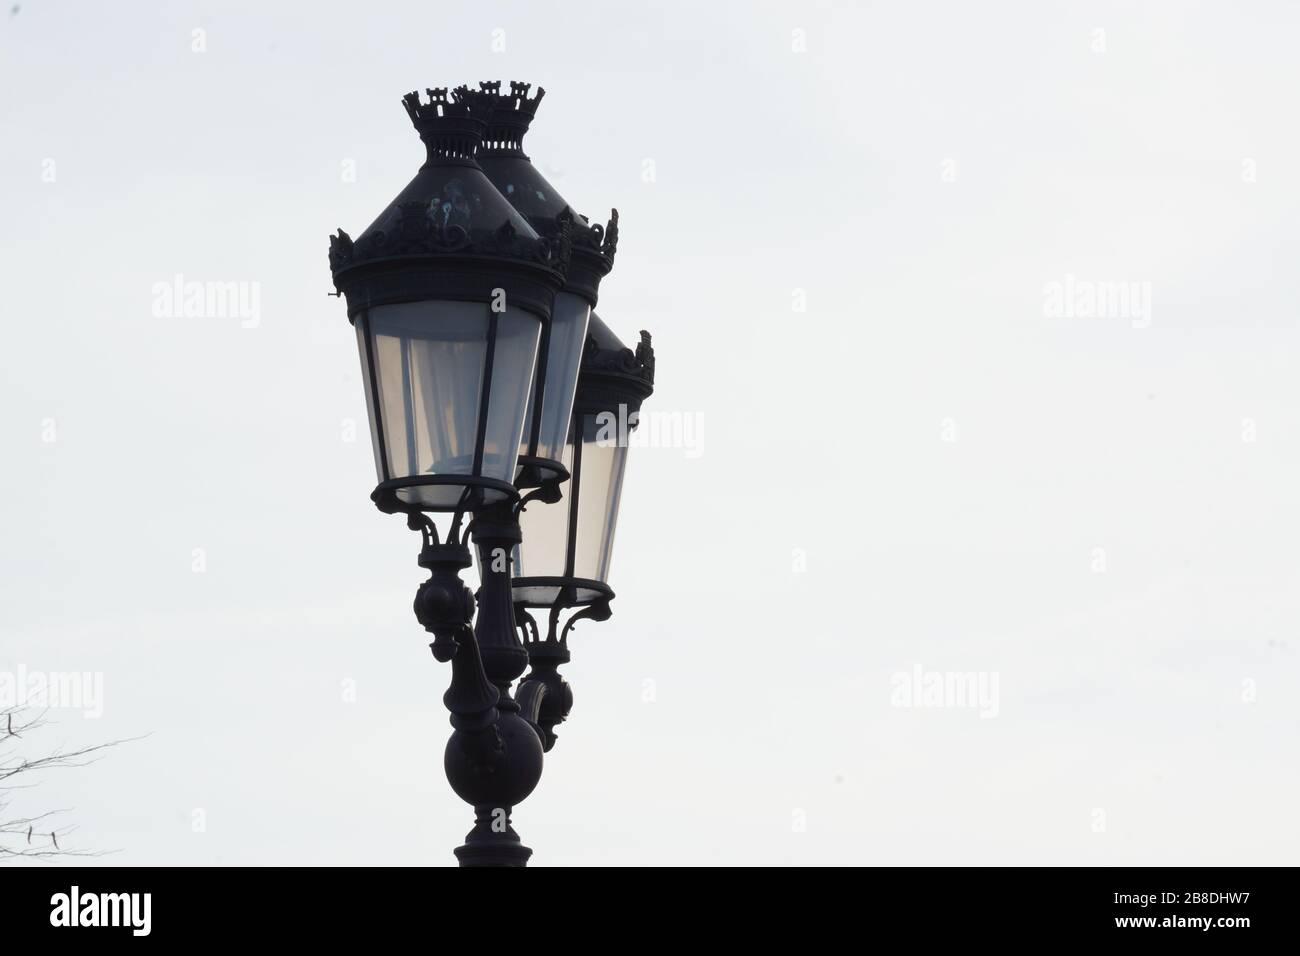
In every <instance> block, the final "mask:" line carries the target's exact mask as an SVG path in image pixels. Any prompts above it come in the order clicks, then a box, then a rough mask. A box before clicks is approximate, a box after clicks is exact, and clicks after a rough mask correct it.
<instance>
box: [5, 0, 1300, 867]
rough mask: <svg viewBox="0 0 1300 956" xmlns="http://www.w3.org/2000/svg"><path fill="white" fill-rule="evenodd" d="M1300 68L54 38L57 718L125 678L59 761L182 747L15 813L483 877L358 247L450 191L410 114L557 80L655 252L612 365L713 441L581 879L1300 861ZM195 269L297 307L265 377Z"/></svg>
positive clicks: (23, 362)
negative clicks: (519, 83) (381, 222)
mask: <svg viewBox="0 0 1300 956" xmlns="http://www.w3.org/2000/svg"><path fill="white" fill-rule="evenodd" d="M1298 28H1300V5H1297V4H1295V3H1284V2H1263V0H1261V2H1258V3H1250V4H1231V3H1227V2H1219V3H1155V2H1152V3H1143V4H1127V3H1089V4H1078V3H1042V2H1024V3H1000V4H989V5H985V4H966V3H958V2H946V3H902V2H894V3H849V2H835V3H820V4H813V3H799V4H794V3H785V4H778V3H767V4H761V5H759V4H747V3H739V2H736V3H684V2H660V3H654V4H644V3H637V4H615V3H609V2H603V3H564V4H559V3H544V4H543V3H525V2H517V3H459V4H449V3H443V4H430V3H414V2H411V3H401V4H397V3H380V2H371V3H366V4H355V3H351V4H325V3H310V4H309V3H295V4H289V3H283V4H264V3H253V2H248V3H220V4H218V3H161V2H158V3H114V4H98V3H77V4H70V5H58V4H53V3H49V2H40V0H23V2H22V3H21V8H20V9H18V11H17V12H16V13H11V12H9V11H8V8H7V7H6V9H5V10H3V11H0V144H2V148H0V199H2V203H0V263H2V264H3V265H2V268H3V276H4V282H3V285H2V286H0V295H2V296H3V314H4V318H5V321H4V328H3V337H2V338H0V374H2V378H0V435H2V436H3V446H0V447H3V459H2V460H0V542H3V544H2V545H0V670H12V669H14V668H16V667H18V666H19V665H20V664H21V665H22V666H24V667H26V668H28V669H29V670H46V671H92V672H102V673H103V675H104V698H105V699H104V715H103V717H102V718H100V719H98V720H89V719H85V718H83V717H82V716H81V715H80V714H79V713H78V712H76V711H68V710H64V711H55V712H53V713H52V714H51V716H52V717H54V718H55V719H56V720H57V721H58V722H57V724H56V725H55V726H53V727H51V728H49V729H47V730H46V731H44V732H43V735H42V739H41V740H40V741H33V742H32V746H33V748H34V749H33V753H34V752H35V750H37V749H40V748H41V747H52V746H56V745H58V744H61V743H65V744H67V745H69V746H73V745H78V744H88V743H95V742H98V741H101V740H107V739H113V738H118V737H129V736H135V735H141V734H148V735H149V736H147V737H145V738H144V739H142V740H139V741H135V742H132V743H129V744H125V745H123V746H121V747H118V748H115V749H113V750H111V751H110V752H109V754H108V755H107V756H106V757H105V759H103V760H102V761H100V762H99V763H97V764H95V765H93V766H91V767H86V768H81V769H73V770H65V771H61V772H58V773H51V774H50V775H48V776H47V777H46V778H45V779H44V781H43V782H42V784H41V786H40V787H39V788H38V789H36V790H34V791H30V792H28V793H26V794H24V795H21V796H20V798H19V802H18V803H16V804H15V810H19V811H37V810H42V809H49V808H52V807H67V808H69V809H70V812H69V813H68V814H67V815H66V817H65V820H66V822H68V823H76V824H77V825H78V826H79V827H80V829H79V830H78V832H77V834H76V841H75V842H76V843H77V844H78V845H79V846H81V847H84V848H88V849H103V850H116V851H118V852H116V853H114V854H112V855H110V856H107V857H104V858H103V859H105V860H106V861H108V862H113V863H122V864H137V863H139V864H144V863H167V864H177V863H179V864H214V863H308V864H326V863H392V864H430V863H432V864H448V863H451V862H453V858H452V856H451V852H450V850H451V847H453V846H454V845H456V844H457V843H459V842H460V840H461V838H462V837H463V835H464V834H465V832H466V831H467V830H468V829H469V826H470V824H471V817H472V813H471V811H470V809H469V808H468V807H466V806H464V805H463V804H461V803H460V802H459V801H458V800H457V799H456V798H455V797H454V795H452V793H451V792H450V790H449V789H448V787H447V784H446V781H445V779H444V776H443V772H442V768H441V753H442V748H443V746H444V742H445V740H446V737H447V735H448V733H449V727H448V725H447V722H446V712H445V711H444V709H443V707H442V704H441V700H440V698H441V694H442V691H443V689H444V688H445V685H446V681H447V678H448V671H447V669H446V668H445V667H443V666H440V665H438V664H437V663H436V662H435V661H433V660H432V659H431V657H430V656H429V652H428V651H427V649H426V647H425V644H426V643H427V639H428V638H427V635H425V634H424V633H423V632H422V631H421V630H420V629H419V627H418V625H417V624H416V622H415V620H414V618H413V616H412V613H411V598H412V596H413V594H414V590H415V587H416V585H417V584H418V582H419V581H420V580H421V577H422V575H421V572H420V570H419V568H417V567H416V565H415V555H416V551H417V550H418V540H417V538H416V536H415V535H413V534H411V533H410V532H408V531H407V530H406V529H405V528H404V526H403V524H402V522H401V521H400V519H398V518H391V517H385V516H382V515H380V514H379V513H378V512H377V511H376V510H375V509H374V508H373V506H372V505H371V503H370V501H369V498H368V495H369V492H370V490H371V488H372V486H373V484H374V472H373V459H372V455H371V452H370V448H369V445H368V441H367V438H366V434H365V423H364V417H365V410H364V402H363V396H362V392H361V387H360V380H359V368H358V362H357V358H356V353H355V345H354V342H353V340H352V338H351V330H350V328H349V326H348V324H347V321H346V318H345V314H344V308H343V306H342V304H341V303H340V302H339V301H338V300H336V299H332V298H327V297H326V293H327V292H329V291H331V288H332V286H331V283H330V278H329V273H328V268H327V262H326V251H327V240H326V237H327V234H328V233H330V232H331V231H333V230H334V229H336V228H338V227H340V226H342V227H343V228H345V229H347V230H348V231H349V232H350V233H351V234H352V235H354V236H355V235H357V234H358V233H359V232H361V230H362V229H363V228H364V227H365V226H366V225H367V224H368V223H369V222H370V221H371V219H372V218H373V217H374V216H375V215H376V214H377V213H378V212H379V211H380V210H381V209H382V208H383V207H384V206H385V205H386V203H387V202H388V201H389V200H390V199H391V198H392V197H393V196H395V195H396V194H397V192H398V191H399V190H400V189H401V187H402V186H403V185H405V183H406V182H407V181H408V179H409V178H410V177H411V175H413V174H414V172H415V169H416V168H417V167H418V166H419V164H420V162H421V161H422V157H423V151H422V147H421V146H420V144H419V141H418V139H417V137H416V135H415V133H414V131H413V130H412V129H411V128H410V124H409V122H408V120H407V118H406V116H405V113H404V111H403V109H402V107H401V105H400V102H399V100H400V97H401V95H402V94H403V93H405V92H407V91H408V90H413V89H423V88H424V87H426V86H443V85H455V84H457V83H460V82H469V83H474V82H476V81H478V80H487V79H501V80H505V81H509V80H511V79H522V80H528V81H531V82H533V83H540V84H541V85H543V86H544V87H545V88H546V90H547V95H546V99H545V101H544V103H543V104H542V106H541V108H540V110H539V112H538V118H537V121H536V123H535V124H534V129H533V131H532V132H531V133H530V134H529V136H528V138H527V140H526V143H525V146H526V148H527V151H528V152H529V153H530V154H531V155H532V157H533V159H534V161H535V162H536V163H537V164H538V165H539V166H540V168H541V169H542V170H543V172H544V173H545V175H546V176H547V177H548V178H549V179H551V181H552V183H553V184H554V185H555V186H556V187H557V188H559V189H560V190H561V191H562V192H563V194H564V195H565V196H566V197H567V198H568V199H569V200H570V201H571V202H573V203H574V204H575V205H576V206H577V207H578V208H579V209H580V210H582V211H584V212H586V213H587V214H588V215H590V216H592V217H593V218H598V217H599V218H602V219H603V218H604V217H605V216H606V215H607V212H608V208H609V207H610V206H617V207H618V209H619V211H620V213H621V225H622V233H621V242H620V247H619V253H618V262H617V266H616V269H615V271H614V273H613V274H612V275H611V277H610V278H609V279H608V280H607V281H606V283H605V285H604V287H603V288H602V298H601V306H600V309H599V312H600V314H601V315H602V317H603V318H604V319H605V320H606V321H607V322H608V323H609V324H610V325H611V326H612V327H613V328H614V329H615V330H616V331H617V332H618V333H619V334H620V335H621V336H622V337H623V338H624V339H625V340H626V341H628V342H630V343H631V342H635V339H636V336H637V330H639V329H643V328H644V329H649V330H651V332H652V333H653V335H654V345H655V349H656V352H657V356H658V377H657V382H656V391H655V394H654V397H653V398H652V399H651V400H650V402H649V403H647V406H646V408H647V411H651V410H653V411H659V412H663V413H678V414H680V415H683V416H690V417H691V419H692V420H697V419H698V420H700V421H702V423H703V432H702V435H700V436H699V437H700V438H701V444H700V451H701V452H702V454H700V455H698V457H691V455H689V454H688V450H687V449H684V448H680V447H679V448H649V449H639V450H637V451H635V452H634V453H633V457H632V461H631V464H630V466H629V475H628V479H627V484H626V487H625V489H624V501H623V511H622V516H621V521H620V525H619V531H618V543H617V548H616V553H615V561H614V572H613V577H612V579H611V583H612V584H613V586H614V587H615V589H616V590H617V592H618V598H617V600H616V601H615V603H614V617H613V619H612V620H610V621H609V622H607V623H604V624H587V625H580V626H579V628H578V629H577V631H575V633H574V635H573V636H572V639H571V643H572V645H573V648H574V661H573V663H572V664H571V665H570V666H569V667H567V668H566V674H567V677H568V679H569V680H570V682H571V683H572V684H573V686H574V690H575V694H576V701H577V702H576V706H575V709H574V711H573V714H572V717H571V718H570V720H569V722H568V723H567V724H565V725H564V726H563V727H562V728H561V730H560V738H561V739H560V742H559V745H558V747H557V749H556V750H555V751H554V752H553V753H552V754H551V755H548V758H547V767H546V772H545V775H544V776H543V779H542V783H541V786H540V787H539V789H538V791H537V792H536V793H535V794H534V795H533V796H532V797H531V798H529V800H527V801H526V802H525V803H524V804H522V805H521V806H520V807H519V808H518V809H517V810H516V812H515V824H516V826H517V828H518V829H519V831H520V833H521V834H522V836H523V838H524V841H525V842H526V843H527V844H529V845H530V846H532V847H533V848H534V849H535V851H536V854H535V857H534V863H535V864H537V865H564V864H633V865H635V864H672V863H687V864H710V863H738V864H764V863H775V864H784V863H798V864H820V863H887V864H900V863H901V864H914V863H915V864H935V863H946V864H966V863H1040V864H1041V863H1050V864H1056V863H1085V864H1102V863H1105V864H1121V863H1123V864H1157V863H1159V864H1190V863H1204V864H1216V863H1217V864H1227V863H1236V864H1261V863H1272V864H1279V863H1294V862H1295V861H1296V858H1297V849H1298V848H1300V824H1298V823H1297V814H1296V812H1295V806H1296V802H1297V784H1298V783H1300V773H1298V771H1297V767H1296V751H1297V748H1296V737H1297V729H1298V724H1300V703H1298V702H1297V694H1296V691H1297V677H1298V676H1300V668H1298V667H1297V654H1298V652H1300V635H1297V630H1296V623H1297V615H1298V612H1300V602H1298V599H1297V596H1296V594H1297V590H1296V585H1297V583H1300V573H1298V572H1300V561H1298V560H1297V557H1296V540H1297V531H1298V530H1300V507H1298V506H1297V493H1296V489H1297V487H1300V377H1298V376H1297V374H1296V359H1297V354H1298V353H1297V347H1298V346H1300V338H1298V336H1297V322H1296V316H1297V304H1298V303H1300V273H1298V272H1297V269H1296V259H1297V253H1298V252H1300V226H1298V225H1297V222H1298V221H1300V219H1298V216H1297V214H1298V213H1300V189H1298V188H1297V170H1300V134H1298V133H1297V126H1296V122H1295V117H1296V115H1297V103H1296V98H1297V97H1296V89H1297V80H1298V79H1300V66H1298V65H1297V64H1300V60H1297V57H1296V53H1295V50H1296V46H1297V29H1298ZM196 29H198V30H203V31H205V33H204V34H203V38H204V42H205V44H206V49H205V50H204V51H203V52H195V51H194V50H193V46H194V45H195V34H194V32H193V31H195V30H196ZM1099 30H1100V31H1103V32H1102V33H1100V34H1099V33H1098V32H1097V31H1099ZM494 31H503V33H497V32H494ZM796 31H802V33H799V32H796ZM502 43H504V50H503V51H502V50H499V49H496V50H494V46H495V47H497V48H499V47H500V46H501V45H502ZM801 47H802V49H800V48H801ZM47 160H53V161H54V165H53V167H51V166H50V165H49V164H48V163H47ZM349 161H351V162H352V163H353V164H354V165H355V170H356V176H355V182H349V181H346V180H345V176H344V175H343V171H344V170H345V168H347V167H346V165H345V164H347V163H348V162H349ZM648 162H649V165H648ZM651 168H652V169H653V177H652V178H651V177H650V176H649V175H648V174H647V169H651ZM50 169H53V170H54V171H55V175H54V181H53V182H50V181H46V180H47V179H48V178H49V176H48V173H47V170H50ZM43 174H44V175H43ZM648 180H651V181H648ZM178 273H179V274H182V275H183V276H184V277H185V278H186V280H197V281H214V282H229V281H237V282H250V283H258V284H259V289H260V296H261V299H260V322H259V323H258V324H257V327H256V328H243V327H241V323H240V321H239V320H238V319H237V318H221V317H209V318H188V319H187V318H158V317H155V315H154V314H153V311H152V303H153V286H154V284H155V283H158V282H170V281H172V279H173V277H174V276H175V275H176V274H178ZM1067 275H1071V276H1075V277H1076V278H1077V279H1079V280H1088V281H1112V282H1148V283H1150V289H1151V294H1152V310H1151V315H1150V324H1149V326H1148V327H1145V328H1139V327H1135V323H1133V322H1131V321H1129V320H1128V319H1125V318H1122V317H1121V318H1116V317H1110V318H1106V317H1099V318H1075V319H1064V318H1052V317H1049V316H1048V315H1046V314H1045V305H1044V303H1045V294H1044V288H1045V285H1046V284H1048V283H1052V282H1063V281H1064V280H1065V278H1066V276H1067ZM796 290H802V294H803V296H804V301H806V309H805V310H804V311H798V310H797V306H798V304H799V301H800V300H799V293H798V292H797V291H796ZM349 419H351V420H353V421H355V422H357V423H359V426H360V434H359V436H358V438H357V440H356V441H354V442H347V441H344V440H343V435H344V428H345V425H344V422H345V421H346V420H349ZM50 421H52V422H53V423H54V426H55V435H56V438H55V440H54V441H46V440H43V439H44V438H46V437H48V434H43V433H46V432H47V426H48V424H49V423H50ZM954 438H955V440H946V439H954ZM1251 439H1253V440H1251ZM195 549H203V553H204V555H205V556H206V571H205V573H194V571H193V570H192V567H193V562H194V557H193V555H194V550H195ZM1098 549H1100V551H1099V550H1098ZM1099 556H1100V557H1101V564H1099V562H1098V557H1099ZM801 566H803V567H805V568H806V570H803V571H800V570H798V569H799V568H800V567H801ZM1099 566H1104V570H1102V571H1098V570H1097V569H1098V567H1099ZM918 665H919V666H920V667H922V668H924V669H925V670H926V671H976V672H987V673H989V674H996V675H997V678H998V688H999V697H998V708H997V716H996V717H991V718H981V716H980V714H979V712H978V711H976V710H972V709H963V708H917V707H913V708H903V707H896V706H894V705H893V703H894V701H892V700H891V695H892V694H893V690H894V687H893V684H891V677H892V676H893V675H895V674H896V673H899V672H905V673H910V672H911V670H912V669H913V668H914V667H916V666H918ZM347 681H351V682H355V683H354V685H350V686H355V688H356V701H355V703H348V702H346V701H345V700H344V694H343V690H342V689H343V688H344V686H345V684H344V682H347ZM648 698H649V699H648ZM196 810H201V811H202V812H203V815H204V818H205V819H206V830H205V831H204V832H194V826H193V820H194V819H195V815H194V814H195V811H196Z"/></svg>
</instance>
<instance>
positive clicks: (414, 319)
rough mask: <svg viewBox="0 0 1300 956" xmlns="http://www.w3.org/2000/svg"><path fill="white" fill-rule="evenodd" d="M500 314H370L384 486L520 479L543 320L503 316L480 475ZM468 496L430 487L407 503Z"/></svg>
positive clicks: (433, 304)
mask: <svg viewBox="0 0 1300 956" xmlns="http://www.w3.org/2000/svg"><path fill="white" fill-rule="evenodd" d="M490 316H491V313H490V312H489V309H488V306H487V304H485V303H475V302H446V301H424V302H409V303H400V304H396V305H385V306H378V307H376V308H374V309H371V310H370V311H369V312H368V313H367V315H366V316H365V319H364V322H365V328H366V330H367V331H368V333H369V343H368V344H369V356H367V354H366V348H365V346H366V344H367V343H366V341H365V339H364V337H363V336H361V335H359V339H358V341H359V344H360V345H361V347H362V368H363V371H364V373H365V375H366V385H367V390H366V397H367V403H368V405H369V406H370V415H371V435H372V438H373V440H374V444H375V458H376V465H377V469H378V472H379V478H380V480H381V481H383V480H385V479H394V478H405V477H415V476H422V475H448V476H454V475H470V474H480V475H483V476H486V477H491V478H498V479H500V480H503V481H510V480H511V479H512V478H513V477H514V470H515V458H516V455H517V449H518V447H519V435H520V431H521V430H522V428H523V417H524V413H525V410H526V408H527V400H528V393H529V391H530V385H531V383H532V369H533V365H534V364H535V361H536V356H537V343H538V339H539V337H540V334H541V322H540V321H538V319H536V318H535V317H534V316H532V315H531V314H530V313H526V312H522V311H520V310H518V309H507V310H505V311H504V312H501V313H498V314H497V316H496V324H497V329H496V336H495V345H494V347H493V354H492V363H491V368H492V382H491V388H490V391H489V397H488V407H487V413H486V428H485V429H484V434H483V447H482V462H481V466H480V467H479V468H478V470H477V472H476V470H475V459H476V451H478V448H477V444H478V439H479V418H480V406H481V405H482V400H483V379H484V374H485V371H486V368H487V358H488V348H489V339H490V337H489V324H490ZM358 324H359V326H360V322H359V323H358ZM371 363H373V374H374V380H373V382H372V381H371ZM375 396H377V397H378V408H375V407H374V404H375V403H374V397H375ZM385 471H386V472H387V473H386V474H385ZM462 491H463V488H462V487H461V486H457V485H454V484H453V485H445V486H438V485H428V486H420V487H419V488H418V489H417V488H412V489H405V490H403V491H401V492H399V497H400V498H401V499H402V500H404V501H407V502H408V503H412V504H419V505H426V506H438V507H447V506H454V505H455V504H456V502H457V500H458V499H459V498H460V495H461V493H462Z"/></svg>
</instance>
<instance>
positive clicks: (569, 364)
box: [519, 292, 591, 467]
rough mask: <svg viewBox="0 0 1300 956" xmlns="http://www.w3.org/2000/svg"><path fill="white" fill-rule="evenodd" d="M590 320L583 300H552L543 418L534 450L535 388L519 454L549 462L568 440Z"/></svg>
mask: <svg viewBox="0 0 1300 956" xmlns="http://www.w3.org/2000/svg"><path fill="white" fill-rule="evenodd" d="M590 318H591V304H590V303H589V302H587V300H586V299H584V298H582V297H581V296H577V295H574V294H572V293H571V292H561V293H559V294H558V295H557V296H556V297H555V306H554V308H553V309H552V312H551V331H550V338H549V341H548V344H547V349H546V380H545V382H544V384H543V388H542V416H541V422H540V424H539V427H538V430H537V447H536V449H535V450H534V449H533V448H532V447H531V446H532V440H533V415H534V412H535V408H534V406H535V405H536V398H537V395H536V393H537V389H536V388H534V389H533V394H531V395H530V396H529V401H528V415H527V417H526V418H525V422H524V437H523V444H522V447H521V448H520V449H519V453H520V454H521V455H535V456H536V457H539V458H549V459H551V460H552V461H559V460H560V459H561V455H562V454H563V449H564V445H565V443H566V442H567V441H568V437H569V424H570V418H571V416H572V415H573V395H574V391H575V389H576V388H577V385H578V366H579V365H580V364H581V362H582V348H583V345H584V344H585V343H586V341H587V323H588V321H589V320H590ZM566 467H567V466H566Z"/></svg>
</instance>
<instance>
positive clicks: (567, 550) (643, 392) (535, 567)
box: [512, 314, 655, 750]
mask: <svg viewBox="0 0 1300 956" xmlns="http://www.w3.org/2000/svg"><path fill="white" fill-rule="evenodd" d="M654 370H655V365H654V349H652V348H651V347H650V334H649V333H648V332H642V333H641V341H640V342H639V343H638V345H637V348H636V351H635V352H633V351H632V350H631V349H630V348H628V347H627V346H625V345H624V344H623V343H622V342H621V341H620V340H619V338H618V336H616V335H615V334H614V333H613V332H612V331H610V329H609V327H608V326H607V325H606V324H605V323H604V322H602V321H601V320H600V317H599V316H597V315H594V314H593V315H592V317H591V325H590V331H589V333H588V335H587V342H586V346H585V348H584V350H583V358H582V367H581V371H580V373H579V375H578V388H577V395H576V398H575V400H574V407H573V420H572V422H571V424H570V428H569V435H568V441H567V443H566V445H565V451H564V459H563V461H564V464H565V466H566V467H567V468H569V470H570V471H571V472H572V478H571V479H570V481H569V483H568V485H567V486H566V487H565V494H564V500H563V501H562V502H560V504H558V505H552V506H550V507H547V508H542V509H536V508H528V509H527V510H525V511H524V512H523V514H522V515H521V516H520V525H521V527H522V529H523V543H522V544H521V545H520V547H519V548H518V549H517V550H516V553H515V558H516V560H515V577H514V580H513V582H512V585H513V587H512V593H513V598H514V601H515V618H516V621H518V622H519V626H520V627H521V628H522V629H523V630H524V631H525V641H524V646H525V647H526V648H527V650H528V656H529V662H530V663H531V664H532V670H531V671H530V672H529V673H528V675H527V677H525V678H524V681H523V682H522V684H521V685H520V690H519V699H520V701H521V702H522V703H523V705H524V711H525V713H530V712H532V713H535V714H536V717H535V718H534V722H535V723H536V724H537V725H538V726H539V727H541V729H542V732H543V734H544V735H545V741H544V743H545V745H546V749H547V750H550V749H551V747H552V746H554V744H555V732H554V728H555V725H556V724H558V723H560V722H561V721H563V720H564V719H565V717H567V716H568V713H569V708H570V706H571V705H572V692H571V691H570V689H569V687H568V684H567V683H566V682H565V681H564V680H563V679H562V678H560V677H559V675H558V674H557V672H556V671H557V668H559V666H560V665H561V664H567V663H568V662H569V660H570V656H569V646H568V636H569V631H570V630H572V629H573V626H574V624H576V623H577V622H578V621H580V620H582V619H584V618H586V619H590V620H595V621H604V620H608V619H609V617H610V614H611V611H610V606H609V605H610V601H611V600H613V598H614V591H613V589H612V588H610V586H609V583H608V582H609V570H610V561H611V558H612V556H613V550H614V530H615V526H616V525H617V523H618V508H619V503H620V501H621V499H622V492H623V476H624V474H625V472H626V468H627V454H628V443H629V438H630V433H631V431H632V430H633V429H635V428H636V427H637V424H638V419H639V416H640V411H641V403H642V402H643V401H644V400H645V399H646V398H649V397H650V394H651V393H652V392H653V391H654ZM572 608H578V609H580V610H578V611H577V613H575V614H573V615H572V616H571V617H570V618H569V620H568V621H567V623H565V625H564V627H563V628H560V626H559V621H560V616H561V615H562V614H563V613H564V612H565V611H566V610H568V609H572ZM529 609H544V610H545V611H546V614H545V618H546V621H547V628H546V636H545V638H543V637H542V635H541V633H540V630H539V628H538V624H537V621H536V620H535V619H534V618H533V616H532V615H531V614H530V613H529ZM542 687H545V688H546V690H545V692H542V691H541V688H542Z"/></svg>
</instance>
